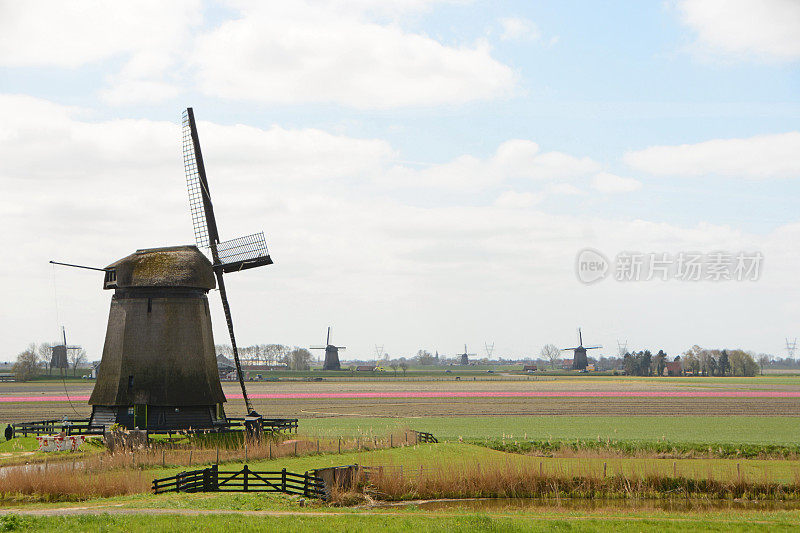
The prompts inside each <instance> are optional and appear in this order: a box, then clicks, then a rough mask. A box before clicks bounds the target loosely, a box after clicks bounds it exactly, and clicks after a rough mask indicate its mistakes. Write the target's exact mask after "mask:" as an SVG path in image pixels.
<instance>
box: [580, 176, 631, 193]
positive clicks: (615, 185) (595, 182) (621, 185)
mask: <svg viewBox="0 0 800 533" xmlns="http://www.w3.org/2000/svg"><path fill="white" fill-rule="evenodd" d="M592 188H594V189H595V190H597V191H600V192H605V193H617V192H631V191H637V190H639V189H641V188H642V183H641V182H640V181H637V180H635V179H633V178H623V177H621V176H617V175H615V174H610V173H608V172H600V173H599V174H596V175H595V176H594V177H593V178H592Z"/></svg>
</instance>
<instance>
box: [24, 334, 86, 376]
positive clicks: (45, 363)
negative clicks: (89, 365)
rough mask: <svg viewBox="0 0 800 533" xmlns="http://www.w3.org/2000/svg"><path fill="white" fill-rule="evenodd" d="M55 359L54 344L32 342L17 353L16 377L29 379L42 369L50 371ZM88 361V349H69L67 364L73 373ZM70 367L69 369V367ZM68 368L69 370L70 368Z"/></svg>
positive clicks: (75, 373)
mask: <svg viewBox="0 0 800 533" xmlns="http://www.w3.org/2000/svg"><path fill="white" fill-rule="evenodd" d="M52 359H53V345H52V344H50V343H49V342H42V343H39V344H38V345H37V344H36V343H33V342H32V343H30V344H29V345H28V347H27V348H26V349H25V350H23V351H21V352H20V353H19V354H17V359H16V362H15V363H14V367H13V372H14V379H16V380H17V381H28V380H30V379H31V378H33V377H34V376H37V375H39V374H41V373H42V370H44V371H46V372H48V373H50V372H51V371H52V370H53V369H52V368H50V362H51V361H52ZM85 362H86V350H84V349H83V348H80V349H75V350H67V364H68V367H69V368H71V369H72V375H73V376H74V375H77V372H78V366H80V365H82V364H84V363H85ZM69 368H68V369H69ZM68 369H67V370H68Z"/></svg>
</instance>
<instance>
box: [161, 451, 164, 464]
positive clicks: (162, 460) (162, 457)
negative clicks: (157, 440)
mask: <svg viewBox="0 0 800 533" xmlns="http://www.w3.org/2000/svg"><path fill="white" fill-rule="evenodd" d="M161 468H164V448H161Z"/></svg>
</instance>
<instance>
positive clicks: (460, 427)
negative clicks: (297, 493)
mask: <svg viewBox="0 0 800 533" xmlns="http://www.w3.org/2000/svg"><path fill="white" fill-rule="evenodd" d="M312 375H315V376H319V375H320V374H319V373H312ZM306 377H307V376H302V375H295V376H289V375H281V376H280V379H279V380H278V381H269V382H253V383H250V384H248V391H250V392H252V393H254V394H267V393H287V392H299V393H308V394H318V393H322V394H324V393H326V392H343V393H363V392H371V391H378V392H381V391H392V392H395V393H403V392H411V393H415V392H420V391H455V392H458V391H485V392H488V393H494V392H497V391H501V392H502V391H538V392H543V393H545V394H544V397H535V398H532V397H522V398H521V397H514V398H463V397H460V398H442V397H436V398H420V397H416V398H414V397H397V398H352V397H351V398H326V399H324V400H321V399H314V398H305V399H298V398H280V399H258V400H256V401H255V403H256V405H255V407H256V409H257V410H258V411H259V412H261V413H263V414H265V415H267V416H288V417H297V418H300V419H301V421H300V432H299V434H298V436H299V438H301V439H303V438H306V439H311V441H312V442H313V441H314V440H315V439H316V438H317V437H319V438H322V439H325V438H338V437H340V436H341V437H344V438H345V439H350V443H351V444H352V443H353V442H354V439H359V440H357V441H355V442H361V443H362V444H363V443H365V444H367V445H368V446H369V445H370V442H371V439H372V437H377V438H379V439H380V438H381V437H386V436H387V435H388V433H390V432H392V433H393V435H395V437H394V439H395V440H394V443H395V445H397V444H398V442H397V439H398V437H397V435H400V434H403V431H402V430H404V429H406V428H410V429H415V430H421V431H430V432H432V433H434V434H435V435H436V436H437V437H438V438H439V439H440V440H441V441H443V442H442V443H441V444H438V445H419V446H408V447H399V448H392V449H385V450H375V451H345V452H344V453H341V454H338V453H335V450H334V451H333V452H331V451H330V450H331V449H332V448H330V447H328V453H324V454H322V455H316V454H314V453H310V454H308V455H301V456H299V457H289V456H284V457H281V458H280V459H274V460H272V461H270V460H267V459H256V460H254V457H253V455H252V450H251V455H250V461H249V462H248V464H249V465H250V466H251V467H252V468H254V469H258V468H263V469H270V470H273V469H280V468H284V467H285V468H287V469H288V470H289V471H295V472H304V471H306V470H310V469H314V468H320V467H324V466H337V465H343V464H354V463H358V464H362V465H372V466H383V467H384V468H385V469H388V470H387V471H390V472H391V471H393V470H392V469H395V470H394V471H397V470H398V469H400V470H401V471H402V472H403V473H404V476H405V477H404V479H407V480H411V479H414V476H420V477H419V479H423V478H424V477H425V476H428V477H432V478H435V479H438V478H445V477H446V476H447V475H451V474H453V473H454V472H456V471H458V470H459V469H461V470H464V469H465V468H473V469H475V468H477V470H478V471H481V472H485V471H486V469H487V468H495V469H497V468H500V467H502V468H504V469H512V470H514V469H516V471H517V472H519V473H521V474H525V475H527V476H530V475H534V474H535V475H538V476H540V477H541V476H544V477H545V478H547V479H552V480H564V481H565V482H566V481H569V480H573V481H574V480H575V479H588V480H594V481H592V483H595V484H598V483H599V484H602V483H604V481H603V480H604V479H606V477H607V478H608V479H614V478H616V477H617V476H619V479H623V478H624V479H625V480H632V482H636V480H643V479H645V478H664V479H667V480H669V479H682V480H684V482H686V480H696V481H700V482H702V481H703V480H707V481H716V482H719V483H725V484H728V485H726V486H728V487H734V486H735V485H736V486H739V488H737V489H736V490H740V489H741V490H744V491H745V493H746V491H747V490H748V489H746V488H744V489H742V488H741V486H743V485H747V484H754V485H753V486H758V487H763V486H768V485H769V484H772V486H774V485H775V484H783V485H785V486H786V489H787V490H788V491H789V492H787V497H789V499H790V500H791V501H792V502H795V499H796V497H797V495H800V490H795V488H793V487H798V486H800V461H798V460H797V454H795V453H793V452H792V453H790V454H789V455H786V456H785V457H786V458H784V459H778V458H776V457H775V456H774V455H773V456H764V457H759V458H752V459H744V458H741V457H739V458H720V457H715V456H714V455H713V454H711V453H709V454H708V455H707V456H702V454H701V456H695V457H688V456H677V457H670V458H662V457H660V456H659V455H658V454H652V453H650V454H646V453H638V452H636V451H634V452H633V453H627V454H626V453H617V452H616V451H614V450H611V449H607V450H592V451H586V450H582V449H578V450H576V451H575V452H574V453H572V452H570V451H569V450H564V449H562V451H561V452H560V453H555V454H550V456H538V455H530V454H526V453H525V451H524V450H523V449H521V448H520V449H517V452H519V453H507V452H503V451H498V450H494V449H490V448H488V447H486V446H478V445H474V444H472V443H476V442H483V441H487V440H492V441H493V442H494V443H498V442H500V443H505V444H508V445H509V446H510V445H511V444H515V443H518V442H519V441H528V440H537V441H540V442H546V441H553V442H556V443H564V442H574V441H578V440H580V441H591V442H593V443H597V441H598V440H599V441H602V442H621V443H634V444H636V443H643V444H647V443H665V442H666V443H685V444H691V445H693V446H695V448H697V447H698V446H710V447H713V446H714V445H717V446H720V447H721V446H727V447H731V446H733V447H734V450H735V447H736V446H742V447H744V446H745V445H747V446H764V447H767V446H783V447H795V448H796V447H797V446H798V444H799V442H798V441H800V401H798V399H797V398H697V397H691V398H607V397H600V398H579V397H570V396H569V393H570V392H571V391H599V392H603V391H632V392H636V391H664V392H671V391H780V392H785V391H795V392H796V391H800V376H796V375H772V376H763V377H756V378H628V377H619V376H607V375H594V376H586V375H563V376H562V375H549V376H535V377H531V376H526V375H523V374H514V373H495V374H487V373H486V371H485V369H470V370H469V371H465V372H459V373H458V374H455V373H454V374H447V375H445V374H444V373H441V372H440V373H438V374H432V373H430V372H428V371H427V370H426V371H419V372H409V373H408V375H407V376H406V377H405V378H403V377H400V376H399V375H398V377H397V378H394V377H393V376H380V377H377V378H375V377H361V376H348V375H343V374H335V375H334V374H331V375H324V376H322V377H323V380H322V381H307V380H304V379H305V378H306ZM455 377H459V378H460V379H458V380H456V379H455ZM64 387H65V384H64V383H62V382H61V381H46V380H45V381H37V382H32V383H0V397H6V398H7V397H13V396H32V395H34V396H35V395H42V396H46V395H63V394H64ZM92 387H93V382H91V381H86V380H70V381H67V382H66V389H67V393H68V394H69V395H70V396H72V397H74V396H81V395H83V396H85V395H88V394H89V393H90V392H91V389H92ZM223 387H224V390H225V392H226V393H227V394H228V395H230V396H233V395H235V394H236V393H237V392H239V391H238V390H237V389H238V384H236V383H225V384H224V385H223ZM548 392H552V393H554V394H555V393H559V394H565V393H566V394H567V396H566V397H551V396H547V393H548ZM400 396H402V394H400ZM73 403H74V405H70V404H69V402H4V403H0V422H2V423H6V422H15V421H24V420H36V419H50V418H60V417H62V416H64V415H68V416H72V417H76V416H81V417H85V416H88V414H89V408H88V406H87V405H86V404H85V402H73ZM241 404H242V402H241V400H239V399H235V398H231V399H230V400H229V402H228V404H227V406H226V411H227V412H228V414H229V415H232V416H237V415H241V414H242V405H241ZM76 411H77V414H76ZM444 441H447V442H444ZM459 441H463V442H459ZM362 444H360V445H362ZM400 444H403V443H402V442H401V443H400ZM34 448H35V441H34V439H18V440H16V441H12V442H3V443H0V464H2V463H4V462H5V463H6V464H8V463H9V462H11V461H14V462H16V463H19V462H20V461H23V462H36V461H42V460H43V459H44V456H43V454H41V453H35V452H34V453H31V452H32V450H33V449H34ZM301 448H302V447H301ZM93 451H94V450H93ZM309 451H310V449H309V447H308V446H306V448H305V452H302V451H301V453H308V452H309ZM311 451H313V450H311ZM323 451H324V450H323ZM94 452H95V453H97V451H94ZM141 453H146V452H141ZM540 455H541V454H540ZM212 456H213V452H212V451H211V450H206V451H205V452H203V453H199V452H195V455H194V459H192V456H191V455H187V453H186V452H180V451H173V452H172V455H169V454H168V455H167V461H166V466H165V467H162V466H161V463H160V454H159V456H158V459H159V460H157V461H150V462H149V463H148V462H147V461H142V456H140V457H139V459H137V458H136V456H131V457H128V458H127V459H125V458H123V459H122V460H119V459H116V460H111V459H110V458H109V460H108V464H107V468H108V469H109V470H108V474H107V475H106V474H102V475H106V478H105V479H106V481H103V479H100V478H102V475H101V476H100V477H98V473H97V472H95V471H93V470H91V469H92V468H96V465H97V461H96V459H97V457H99V456H95V455H92V456H91V457H90V458H88V459H86V463H85V465H86V466H85V468H84V467H83V466H82V465H81V463H80V461H81V460H82V459H81V457H80V456H78V457H77V460H78V465H77V468H76V465H75V464H73V463H72V457H66V456H65V459H66V460H65V461H62V462H59V461H58V459H59V458H58V457H55V456H50V457H49V460H50V468H51V472H53V473H55V472H60V471H61V470H63V475H65V476H66V478H65V479H67V480H69V482H68V483H67V484H66V485H64V484H62V485H60V486H61V487H62V488H61V489H54V490H71V486H70V485H73V486H79V485H81V484H86V487H89V488H88V489H87V490H88V492H85V494H87V495H90V496H80V498H81V499H84V500H85V501H82V502H81V503H80V504H75V503H63V502H62V503H50V504H47V503H41V502H42V501H43V500H46V498H45V499H43V498H38V497H35V495H29V496H25V497H22V498H21V497H19V496H13V495H11V496H8V494H7V495H6V496H3V498H0V501H2V502H5V503H0V514H2V513H5V512H8V511H10V510H11V509H12V508H16V509H18V512H17V515H14V516H3V517H0V530H15V529H16V530H38V531H49V530H56V529H57V530H59V531H73V530H79V531H85V530H95V529H102V530H105V531H115V530H126V531H127V530H130V529H136V530H143V531H150V530H153V531H155V530H159V531H160V530H163V529H164V528H166V527H170V528H174V527H179V528H181V529H186V530H188V531H199V530H202V531H216V530H221V529H223V528H225V529H226V530H245V531H246V530H255V529H256V528H257V529H259V530H263V529H265V528H267V529H271V528H278V527H286V528H291V529H292V530H298V531H303V530H309V529H313V530H316V531H340V530H347V531H364V530H367V529H369V530H375V529H376V528H380V529H381V530H387V531H396V530H403V531H405V530H408V529H410V528H414V529H417V530H421V531H439V530H443V529H447V530H466V531H499V530H503V531H505V530H509V531H565V530H593V531H606V530H613V531H633V530H635V531H650V530H658V531H673V530H674V531H689V530H691V531H704V530H705V531H720V530H725V531H736V530H748V531H752V530H759V529H763V530H770V531H780V530H796V529H797V528H798V527H799V526H800V511H797V510H794V509H795V508H794V507H781V506H782V505H786V504H782V503H781V502H780V501H778V499H776V498H775V497H774V493H772V496H769V498H768V499H771V501H773V502H774V503H775V505H777V506H778V507H776V508H773V509H769V508H755V509H750V508H745V507H741V508H740V507H731V508H723V507H724V505H726V504H731V505H734V503H733V502H731V501H730V500H727V501H725V503H721V502H720V501H718V500H714V498H717V497H719V494H722V493H721V492H717V493H715V494H716V495H711V493H709V495H708V497H711V498H712V499H711V500H709V501H713V502H717V503H715V504H713V505H712V506H711V507H710V508H696V507H691V508H687V509H686V510H675V509H673V508H671V507H664V508H660V507H653V505H658V502H662V501H663V502H670V501H684V500H672V499H671V497H672V496H671V495H670V494H664V495H660V496H658V495H657V493H654V492H652V489H647V488H644V489H643V488H642V486H641V484H640V486H639V488H638V489H631V490H633V492H632V493H631V494H633V495H636V494H640V495H646V496H647V497H648V498H650V497H656V496H658V497H659V498H662V499H658V500H642V499H639V500H635V499H630V494H629V495H627V496H626V494H625V493H624V492H614V491H619V487H617V488H613V487H612V488H611V489H609V490H611V492H610V494H612V495H614V497H617V498H619V499H620V500H619V501H601V502H595V503H594V504H591V505H590V504H589V503H588V502H587V501H585V500H580V499H577V500H572V501H571V502H570V504H569V505H566V503H565V501H561V500H557V501H542V502H540V504H532V503H526V504H525V505H524V506H523V507H519V506H516V505H515V504H513V503H512V502H510V501H509V502H507V503H508V505H506V504H505V503H498V504H497V505H494V504H492V505H491V506H488V507H486V508H484V507H481V505H482V504H477V503H476V504H469V503H464V507H459V505H461V504H451V503H447V502H443V503H440V504H431V505H439V507H428V506H427V505H428V504H413V505H411V506H410V507H402V508H393V507H389V508H385V507H368V508H366V509H355V508H341V507H332V506H329V505H324V504H319V503H316V502H308V503H307V506H306V507H303V508H300V507H299V505H298V500H297V499H295V498H290V497H287V496H280V495H270V496H265V495H245V494H191V495H187V494H170V495H162V496H153V495H150V494H147V490H148V487H149V483H150V481H151V480H152V479H153V478H155V477H164V476H167V475H172V474H175V473H177V472H179V471H181V470H186V469H187V468H189V462H191V468H196V467H198V462H201V463H204V462H207V461H210V460H213V457H212ZM228 457H231V456H230V455H228ZM260 457H265V456H263V455H262V456H260ZM62 459H64V458H62ZM155 463H157V464H155ZM90 465H95V466H90ZM476 465H477V467H476ZM231 468H232V467H231ZM59 469H61V470H59ZM86 469H89V470H87V471H83V470H86ZM0 472H2V471H1V470H0ZM465 472H466V471H462V472H461V475H467V474H469V472H466V473H465ZM469 475H472V474H469ZM523 477H524V476H523ZM534 477H535V476H534ZM0 478H2V476H0ZM104 483H105V485H104ZM581 483H583V482H581ZM626 483H627V481H626ZM640 483H641V482H640ZM92 484H94V485H92ZM634 484H635V483H634ZM737 484H738V485H737ZM759 484H760V485H759ZM45 485H46V484H43V485H41V486H40V487H39V488H38V489H37V488H36V487H37V485H36V484H35V483H34V484H33V485H30V490H32V491H34V492H35V491H36V490H48V489H46V487H45ZM567 485H568V483H566V484H565V485H564V487H567ZM579 485H580V484H579ZM92 486H96V487H97V489H96V490H99V491H101V492H102V491H106V492H105V493H106V494H108V495H112V494H127V495H124V496H112V497H97V495H96V494H97V493H96V492H92V490H95V489H91V487H92ZM465 486H466V485H465ZM687 486H688V485H687ZM3 490H4V489H2V481H0V491H3ZM402 490H403V491H406V492H408V491H409V490H411V492H410V494H413V491H414V490H415V489H413V487H412V488H411V489H408V488H404V489H402ZM431 490H434V489H431ZM563 490H565V491H568V490H571V489H567V488H564V489H563ZM725 490H726V491H727V490H728V489H725ZM115 491H118V492H115ZM119 491H121V492H119ZM637 491H639V492H637ZM648 491H649V492H648ZM740 492H741V491H740ZM568 493H569V492H565V493H564V494H568ZM579 493H580V492H576V493H575V494H579ZM701 493H702V491H700V492H698V493H696V494H697V495H701ZM91 494H95V495H94V496H91ZM430 494H431V495H434V494H437V492H436V491H435V490H434V492H431V493H430ZM692 494H695V493H694V492H692ZM762 494H766V493H762ZM87 497H88V498H89V499H88V500H86V499H85V498H87ZM404 497H405V496H404ZM56 499H57V498H56ZM62 499H63V498H62ZM66 499H69V498H66ZM73 499H75V498H73ZM621 501H628V502H629V503H627V504H621V503H620V502H621ZM37 502H38V503H37ZM648 502H650V503H648ZM692 502H693V503H692V505H695V504H694V500H692ZM706 503H708V501H707V502H706ZM795 503H796V502H795ZM669 505H672V504H669ZM736 505H738V504H736ZM76 506H78V507H82V508H86V510H85V511H81V510H72V511H68V512H75V513H84V512H88V513H90V514H89V515H86V516H84V515H79V516H50V515H46V516H38V515H37V516H32V515H31V516H28V515H25V516H22V515H19V513H20V512H33V513H45V514H47V513H52V514H62V513H64V512H67V511H66V510H65V509H66V508H75V507H76ZM714 506H717V507H714ZM106 510H107V511H109V512H110V513H111V514H108V515H98V513H101V512H103V511H106ZM165 512H170V513H173V512H175V513H211V514H188V515H187V514H177V515H172V514H169V515H161V514H159V513H165ZM220 512H225V513H234V514H219V513H220ZM124 513H136V514H133V515H129V514H124ZM247 513H254V514H247Z"/></svg>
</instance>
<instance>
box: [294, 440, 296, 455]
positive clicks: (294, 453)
mask: <svg viewBox="0 0 800 533" xmlns="http://www.w3.org/2000/svg"><path fill="white" fill-rule="evenodd" d="M294 456H295V457H297V439H295V441H294Z"/></svg>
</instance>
